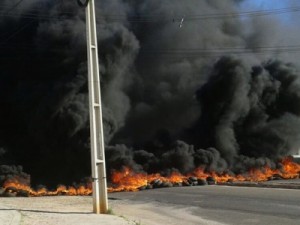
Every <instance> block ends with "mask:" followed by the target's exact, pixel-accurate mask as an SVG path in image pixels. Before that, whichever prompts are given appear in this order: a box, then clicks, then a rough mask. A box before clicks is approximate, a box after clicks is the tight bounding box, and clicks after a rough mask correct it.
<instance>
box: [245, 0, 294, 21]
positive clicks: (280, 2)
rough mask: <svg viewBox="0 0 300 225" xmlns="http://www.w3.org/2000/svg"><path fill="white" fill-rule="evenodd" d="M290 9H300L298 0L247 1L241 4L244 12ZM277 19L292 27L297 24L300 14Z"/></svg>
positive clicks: (288, 14) (283, 15)
mask: <svg viewBox="0 0 300 225" xmlns="http://www.w3.org/2000/svg"><path fill="white" fill-rule="evenodd" d="M289 7H300V1H298V0H246V1H244V2H243V3H242V4H241V10H242V11H251V10H272V9H282V8H289ZM277 17H278V18H279V19H281V20H282V21H283V22H285V23H288V24H290V25H296V24H297V22H296V21H297V18H298V17H299V12H293V13H283V14H278V15H277Z"/></svg>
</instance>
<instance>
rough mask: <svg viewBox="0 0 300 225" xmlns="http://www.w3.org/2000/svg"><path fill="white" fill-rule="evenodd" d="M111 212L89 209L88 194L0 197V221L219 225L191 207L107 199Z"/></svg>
mask: <svg viewBox="0 0 300 225" xmlns="http://www.w3.org/2000/svg"><path fill="white" fill-rule="evenodd" d="M109 208H110V211H111V213H112V215H103V214H101V215H95V214H93V213H92V197H90V196H85V197H83V196H74V197H73V196H72V197H70V196H57V197H37V198H36V197H31V198H22V197H17V198H0V224H1V225H96V224H97V225H99V224H105V225H156V224H172V225H177V224H178V225H182V218H184V217H185V218H187V215H188V220H186V221H185V223H184V224H185V225H192V224H203V225H206V224H207V225H208V224H209V225H218V223H215V222H211V221H206V220H204V219H201V218H200V217H196V216H193V215H192V214H191V213H190V211H192V209H188V208H185V209H182V208H171V207H170V206H164V205H159V206H158V205H154V204H152V203H138V202H131V201H124V200H109Z"/></svg>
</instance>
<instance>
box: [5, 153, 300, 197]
mask: <svg viewBox="0 0 300 225" xmlns="http://www.w3.org/2000/svg"><path fill="white" fill-rule="evenodd" d="M280 163H281V165H282V168H280V169H272V168H270V167H269V166H265V167H263V168H261V169H251V170H249V171H248V172H247V173H246V174H238V175H231V174H229V173H222V174H219V173H216V172H205V170H204V169H203V168H196V169H195V170H194V171H193V172H191V173H189V174H186V175H183V174H180V173H179V172H173V173H171V174H170V175H169V176H162V175H161V174H159V173H157V174H146V173H137V172H134V171H133V170H131V169H130V168H128V167H125V168H124V169H123V170H121V171H114V172H113V173H112V176H111V185H110V187H109V188H108V191H109V192H119V191H138V190H140V189H143V188H147V187H148V188H151V187H152V186H154V185H158V184H159V185H165V186H168V185H169V186H172V185H179V184H180V185H182V184H186V185H188V184H189V182H190V181H189V179H191V178H192V179H194V180H195V179H196V180H199V179H202V180H206V179H208V178H210V179H213V180H214V181H215V182H216V183H226V182H228V181H230V182H235V181H251V182H260V181H266V180H268V179H270V178H271V177H280V178H283V179H294V178H299V175H300V164H297V163H295V162H293V159H292V158H291V157H288V158H284V159H283V160H282V161H281V162H280ZM3 188H4V189H5V190H8V192H14V191H16V192H18V191H20V190H22V191H25V192H26V193H28V196H55V195H69V196H74V195H91V194H92V186H91V184H87V185H80V186H78V187H73V186H71V187H66V186H64V185H60V186H59V187H58V188H57V189H56V190H54V191H48V190H47V189H46V188H40V189H38V190H34V189H32V188H31V187H30V186H29V185H26V184H22V183H21V182H19V181H18V179H17V178H16V179H11V180H7V181H6V182H5V183H4V185H3Z"/></svg>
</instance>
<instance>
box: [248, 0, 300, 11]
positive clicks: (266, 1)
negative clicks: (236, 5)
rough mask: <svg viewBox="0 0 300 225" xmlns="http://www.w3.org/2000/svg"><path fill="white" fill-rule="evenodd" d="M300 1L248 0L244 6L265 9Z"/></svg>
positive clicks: (282, 6) (281, 6)
mask: <svg viewBox="0 0 300 225" xmlns="http://www.w3.org/2000/svg"><path fill="white" fill-rule="evenodd" d="M297 2H298V5H300V4H299V1H294V0H247V1H245V2H244V3H243V7H245V8H251V7H253V8H260V9H261V8H263V9H276V8H284V7H287V6H289V5H290V4H293V3H294V4H295V3H297Z"/></svg>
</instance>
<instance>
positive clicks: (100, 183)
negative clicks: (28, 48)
mask: <svg viewBox="0 0 300 225" xmlns="http://www.w3.org/2000/svg"><path fill="white" fill-rule="evenodd" d="M77 2H78V4H79V5H80V6H83V7H86V26H87V30H86V31H87V51H88V83H89V84H88V88H89V107H90V127H91V160H92V176H93V210H94V213H96V214H99V213H107V210H108V200H107V184H106V168H105V153H104V137H103V122H102V105H101V94H100V93H101V91H100V76H99V63H98V46H97V32H96V14H95V3H94V0H85V3H82V2H81V0H77Z"/></svg>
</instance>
